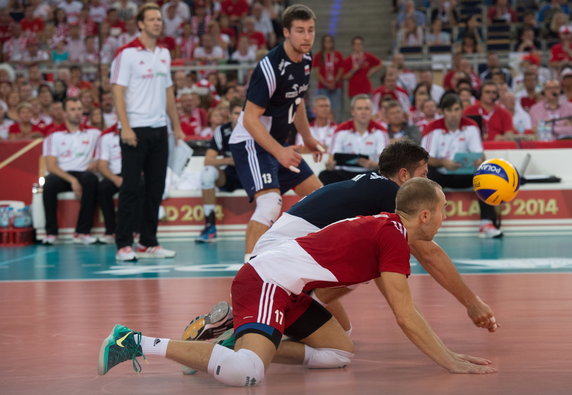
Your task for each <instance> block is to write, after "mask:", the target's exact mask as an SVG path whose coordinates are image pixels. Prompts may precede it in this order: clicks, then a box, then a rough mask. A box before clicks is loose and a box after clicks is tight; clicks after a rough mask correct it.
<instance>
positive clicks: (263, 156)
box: [229, 140, 314, 201]
mask: <svg viewBox="0 0 572 395" xmlns="http://www.w3.org/2000/svg"><path fill="white" fill-rule="evenodd" d="M229 146H230V151H231V152H232V158H233V159H234V165H235V167H236V171H237V172H238V177H239V178H240V183H241V184H242V187H243V188H244V190H245V191H246V193H247V194H248V197H249V198H250V201H252V200H253V199H254V194H255V193H256V192H258V191H261V190H263V189H273V188H277V189H280V194H283V193H285V192H287V191H289V190H290V189H292V188H294V187H296V186H297V185H299V184H301V183H302V182H303V181H304V180H305V179H306V178H308V177H310V176H311V175H312V174H314V173H313V172H312V169H310V166H308V164H307V163H306V162H305V161H304V160H303V159H302V162H300V165H299V166H298V169H300V173H294V172H293V171H291V170H289V169H287V168H285V167H284V166H282V165H280V163H278V161H277V160H276V158H275V157H273V156H272V155H271V154H270V153H269V152H267V151H266V150H265V149H264V148H262V147H261V146H260V145H258V144H257V143H256V142H255V141H254V140H246V141H243V142H241V143H236V144H229Z"/></svg>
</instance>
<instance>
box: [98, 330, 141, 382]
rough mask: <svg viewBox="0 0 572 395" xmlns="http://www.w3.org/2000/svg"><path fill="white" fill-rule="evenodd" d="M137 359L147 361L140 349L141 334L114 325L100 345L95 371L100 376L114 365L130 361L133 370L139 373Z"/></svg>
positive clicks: (139, 365)
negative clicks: (140, 358) (141, 358)
mask: <svg viewBox="0 0 572 395" xmlns="http://www.w3.org/2000/svg"><path fill="white" fill-rule="evenodd" d="M137 357H143V359H147V358H145V355H143V350H142V349H141V332H135V331H134V330H132V329H129V328H127V327H125V326H123V325H115V326H114V327H113V330H112V331H111V333H110V334H109V336H107V338H105V339H104V340H103V343H101V348H100V349H99V366H98V369H97V371H98V373H99V375H100V376H102V375H104V374H106V373H107V372H109V369H111V368H112V367H114V366H115V365H117V364H120V363H121V362H125V361H127V360H130V359H131V360H132V361H133V369H134V370H135V371H136V372H137V373H139V372H141V364H140V363H139V361H138V360H137Z"/></svg>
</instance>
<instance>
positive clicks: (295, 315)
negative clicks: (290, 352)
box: [231, 263, 332, 348]
mask: <svg viewBox="0 0 572 395" xmlns="http://www.w3.org/2000/svg"><path fill="white" fill-rule="evenodd" d="M231 295H232V310H233V317H234V332H235V336H236V338H237V339H238V338H240V337H241V336H243V335H245V334H247V333H257V334H260V335H262V336H264V337H266V338H268V339H269V340H270V341H272V342H273V343H274V345H275V346H276V348H278V345H279V344H280V340H281V339H282V335H286V336H289V337H290V338H292V339H294V340H302V339H304V338H306V337H308V336H309V335H311V334H312V333H314V332H315V331H316V330H317V329H319V328H320V327H321V326H322V325H324V324H325V323H326V322H327V321H328V320H329V319H330V318H331V317H332V315H331V314H330V312H329V311H327V310H326V309H325V308H324V307H322V306H321V305H320V304H319V303H318V302H316V301H315V300H314V299H312V298H311V297H310V296H309V295H306V294H305V293H302V294H300V295H293V294H289V293H288V292H286V291H285V290H284V289H282V288H280V287H279V286H277V285H276V284H274V283H268V282H265V281H263V280H262V279H261V278H260V276H259V275H258V273H256V270H254V268H253V267H252V266H251V265H250V264H248V263H246V264H245V265H244V266H242V268H241V269H240V270H239V271H238V273H237V275H236V277H235V278H234V281H233V282H232V287H231Z"/></svg>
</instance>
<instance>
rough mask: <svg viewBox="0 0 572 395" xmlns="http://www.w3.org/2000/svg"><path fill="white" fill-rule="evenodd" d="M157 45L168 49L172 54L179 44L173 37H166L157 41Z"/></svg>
mask: <svg viewBox="0 0 572 395" xmlns="http://www.w3.org/2000/svg"><path fill="white" fill-rule="evenodd" d="M157 45H160V46H162V47H163V48H167V49H168V50H169V52H172V51H174V50H175V48H176V47H177V43H176V42H175V39H174V38H173V37H169V36H164V37H160V38H158V39H157Z"/></svg>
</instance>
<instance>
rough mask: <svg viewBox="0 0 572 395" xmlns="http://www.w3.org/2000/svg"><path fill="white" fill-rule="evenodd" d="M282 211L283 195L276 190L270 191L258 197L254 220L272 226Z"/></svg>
mask: <svg viewBox="0 0 572 395" xmlns="http://www.w3.org/2000/svg"><path fill="white" fill-rule="evenodd" d="M281 211H282V197H281V196H280V194H278V193H276V192H269V193H265V194H263V195H260V196H257V197H256V209H255V210H254V213H253V214H252V218H251V220H252V221H256V222H259V223H261V224H263V225H266V226H271V225H272V224H273V223H274V222H275V221H276V220H277V219H278V217H279V216H280V212H281Z"/></svg>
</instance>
